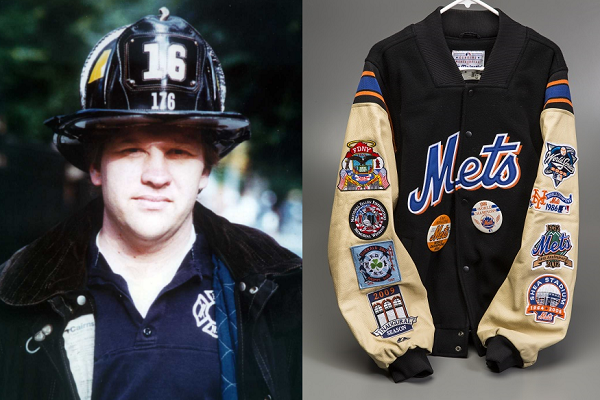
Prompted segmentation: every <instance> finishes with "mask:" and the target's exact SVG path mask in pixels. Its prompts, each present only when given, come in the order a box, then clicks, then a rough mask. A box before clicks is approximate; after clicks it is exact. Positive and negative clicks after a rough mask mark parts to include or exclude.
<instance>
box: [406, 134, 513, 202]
mask: <svg viewBox="0 0 600 400" xmlns="http://www.w3.org/2000/svg"><path fill="white" fill-rule="evenodd" d="M459 134H460V132H456V133H455V134H453V135H451V136H450V137H448V139H447V140H446V146H445V147H444V146H443V145H442V142H437V143H435V144H432V145H431V146H429V149H428V150H427V161H426V164H425V175H424V178H423V186H422V187H418V188H416V189H415V190H413V191H412V192H410V193H409V195H408V202H407V205H408V209H409V211H410V212H411V213H413V214H422V213H423V212H425V210H427V208H429V206H430V205H431V206H434V207H435V206H436V205H438V204H439V203H440V202H441V201H442V196H443V195H444V193H448V194H449V193H452V192H454V190H457V189H466V190H477V189H479V188H484V189H496V188H501V189H510V188H512V187H513V186H515V185H516V184H517V182H519V179H520V178H521V168H520V167H519V160H518V157H517V156H518V154H519V153H520V152H521V142H509V136H508V134H507V133H500V134H497V135H496V137H495V138H494V142H493V143H492V144H490V145H486V146H483V147H482V148H481V151H480V153H479V155H480V156H481V157H484V158H485V162H482V161H481V160H480V159H479V158H477V157H468V158H467V159H465V160H464V161H463V162H462V164H461V165H460V166H459V167H458V171H457V172H456V177H454V168H455V163H456V156H457V153H458V138H459Z"/></svg>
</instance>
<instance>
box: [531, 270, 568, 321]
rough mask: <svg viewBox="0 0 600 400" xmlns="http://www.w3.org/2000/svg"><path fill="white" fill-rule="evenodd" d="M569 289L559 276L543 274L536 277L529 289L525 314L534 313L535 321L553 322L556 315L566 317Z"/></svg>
mask: <svg viewBox="0 0 600 400" xmlns="http://www.w3.org/2000/svg"><path fill="white" fill-rule="evenodd" d="M568 301H569V289H568V288H567V284H566V283H564V282H563V281H562V280H561V279H560V278H559V277H558V276H554V275H542V276H540V277H538V278H537V279H535V280H534V281H533V282H532V283H531V285H530V286H529V290H528V291H527V303H528V306H527V310H525V315H530V314H534V315H535V322H544V323H547V324H553V323H554V319H555V318H556V317H558V318H560V319H565V318H566V314H565V308H566V307H567V303H568Z"/></svg>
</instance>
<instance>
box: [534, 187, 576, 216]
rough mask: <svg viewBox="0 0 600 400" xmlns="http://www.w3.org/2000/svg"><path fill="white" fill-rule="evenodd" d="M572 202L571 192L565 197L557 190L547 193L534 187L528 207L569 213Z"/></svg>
mask: <svg viewBox="0 0 600 400" xmlns="http://www.w3.org/2000/svg"><path fill="white" fill-rule="evenodd" d="M572 203H573V194H572V193H570V194H569V197H566V196H565V195H564V194H562V193H561V192H559V191H554V192H550V193H548V191H547V190H540V189H536V188H534V189H533V191H532V192H531V199H529V208H533V209H534V210H539V211H544V212H549V213H554V214H570V212H571V204H572Z"/></svg>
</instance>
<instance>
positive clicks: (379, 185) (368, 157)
mask: <svg viewBox="0 0 600 400" xmlns="http://www.w3.org/2000/svg"><path fill="white" fill-rule="evenodd" d="M347 146H348V148H349V149H350V150H348V152H347V153H346V156H345V157H344V159H343V160H342V169H341V170H340V182H339V183H338V189H339V190H342V191H344V190H384V189H387V188H388V187H389V186H390V183H389V182H388V179H387V170H386V169H385V168H384V163H383V158H381V156H380V155H379V154H378V153H377V152H375V150H374V147H375V146H376V143H375V142H374V141H373V140H363V141H360V140H357V141H353V142H349V143H348V144H347Z"/></svg>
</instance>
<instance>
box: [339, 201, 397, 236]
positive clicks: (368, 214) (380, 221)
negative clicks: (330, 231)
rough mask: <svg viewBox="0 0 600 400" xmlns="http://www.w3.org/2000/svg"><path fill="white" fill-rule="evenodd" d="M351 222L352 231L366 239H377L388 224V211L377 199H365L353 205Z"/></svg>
mask: <svg viewBox="0 0 600 400" xmlns="http://www.w3.org/2000/svg"><path fill="white" fill-rule="evenodd" d="M348 218H349V223H350V229H352V233H354V235H356V236H357V237H359V238H361V239H364V240H372V239H377V238H378V237H379V236H381V235H383V232H385V230H386V228H387V226H388V213H387V210H386V209H385V207H384V206H383V204H381V203H380V202H379V201H377V200H375V199H364V200H361V201H359V202H357V203H356V204H354V205H353V206H352V209H351V210H350V216H349V217H348Z"/></svg>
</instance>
